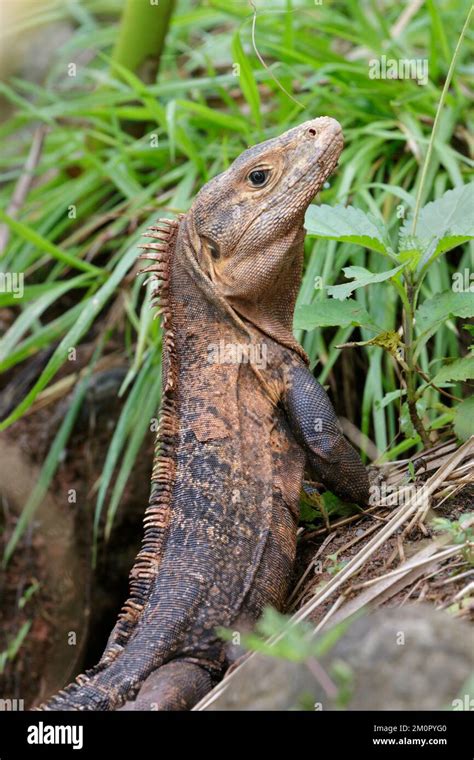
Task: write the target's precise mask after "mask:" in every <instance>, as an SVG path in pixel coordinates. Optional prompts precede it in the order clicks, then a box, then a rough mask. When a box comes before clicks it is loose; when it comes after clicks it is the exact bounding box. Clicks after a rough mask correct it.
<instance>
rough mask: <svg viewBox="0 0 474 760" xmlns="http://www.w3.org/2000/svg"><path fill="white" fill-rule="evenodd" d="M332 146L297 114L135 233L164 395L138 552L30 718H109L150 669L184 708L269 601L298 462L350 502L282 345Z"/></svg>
mask: <svg viewBox="0 0 474 760" xmlns="http://www.w3.org/2000/svg"><path fill="white" fill-rule="evenodd" d="M342 146H343V138H342V133H341V129H340V126H339V124H338V123H337V122H336V121H334V120H333V119H330V118H327V117H322V118H318V119H314V120H311V121H307V122H305V123H304V124H301V125H300V126H299V127H296V128H294V129H291V130H289V131H288V132H285V133H284V134H282V135H281V136H280V137H277V138H275V139H272V140H268V141H267V142H264V143H261V144H260V145H256V146H255V147H253V148H250V149H249V150H246V151H245V152H244V153H243V154H242V155H241V156H239V158H237V159H236V160H235V161H234V163H233V164H232V166H231V167H230V168H229V169H228V170H227V171H226V172H224V173H223V174H220V175H219V176H217V177H215V178H214V179H213V180H211V181H210V182H209V183H208V184H207V185H205V187H204V188H203V189H202V190H201V191H200V193H199V194H198V195H197V197H196V199H195V201H194V203H193V205H192V207H191V209H190V210H189V211H188V213H187V214H185V215H183V216H182V217H181V218H180V219H179V220H178V221H163V220H160V221H159V222H157V224H156V226H153V227H151V228H150V231H149V237H151V238H153V239H154V241H155V242H152V243H149V244H147V245H146V246H144V248H146V251H147V252H146V254H145V257H146V258H149V259H152V260H153V264H152V265H151V266H149V267H147V269H146V270H145V271H150V272H151V273H152V276H153V277H156V278H157V281H159V285H158V287H159V300H160V303H161V312H162V319H163V327H164V341H163V343H164V349H163V375H164V378H163V379H164V382H163V388H164V394H163V400H162V408H161V424H160V431H159V434H158V440H157V451H156V457H155V463H154V468H153V474H152V488H151V497H150V505H149V507H148V508H147V511H146V514H145V534H144V539H143V546H142V549H141V551H140V552H139V554H138V557H137V559H136V562H135V565H134V567H133V569H132V571H131V577H130V598H129V600H128V601H127V602H126V604H125V606H124V608H123V610H122V612H121V615H120V617H119V620H118V622H117V624H116V626H115V628H114V630H113V631H112V634H111V636H110V638H109V641H108V644H107V647H106V650H105V652H104V655H103V656H102V659H101V660H100V662H99V663H98V665H96V666H95V667H94V668H92V669H91V670H89V671H87V672H86V673H85V674H83V675H81V676H79V677H78V678H77V680H76V682H75V683H73V684H71V685H69V686H68V687H66V689H65V690H64V691H62V692H60V693H59V694H58V695H56V696H55V697H53V698H51V699H50V701H49V702H48V703H47V704H46V705H43V709H55V710H61V709H67V710H74V709H75V710H113V709H117V708H118V707H120V706H121V705H122V704H123V702H124V701H125V700H126V699H130V698H133V696H134V695H135V694H136V693H137V691H138V690H139V689H140V687H141V685H142V684H143V682H144V680H145V679H146V678H147V677H148V676H149V675H150V674H152V673H153V709H164V710H170V709H187V708H190V707H192V706H193V704H195V703H196V702H197V701H198V700H199V699H200V698H201V697H202V696H203V695H204V694H205V693H206V691H208V690H209V689H210V688H211V687H212V685H213V683H215V682H216V681H217V680H218V679H219V678H220V677H221V676H222V674H223V672H224V671H225V669H226V667H227V666H228V659H227V654H226V645H225V644H224V643H223V642H222V641H221V640H220V639H219V638H218V636H217V635H216V628H217V627H219V626H225V627H228V628H233V627H236V626H238V625H239V621H242V620H243V619H246V620H247V621H248V620H250V621H254V620H256V619H257V618H258V616H259V615H260V613H261V611H262V609H263V608H264V607H265V606H266V605H273V606H275V607H277V608H281V607H282V605H283V604H284V602H285V598H286V594H287V589H288V583H289V578H290V574H291V570H292V565H293V561H294V556H295V547H296V528H297V520H298V500H299V494H300V489H301V484H302V478H303V472H304V468H305V464H306V465H307V467H308V469H309V471H310V472H311V474H312V476H313V478H314V479H315V480H317V481H318V482H321V483H323V484H324V485H325V486H326V487H327V488H329V489H330V490H332V491H333V492H335V493H336V494H338V495H340V496H341V497H342V498H344V499H346V500H348V501H352V502H357V503H359V504H361V505H363V504H365V503H366V502H367V500H368V490H369V485H368V478H367V474H366V471H365V469H364V467H363V465H362V463H361V461H360V459H359V457H358V455H357V454H356V452H355V451H354V449H352V447H351V446H350V445H349V444H348V443H347V442H346V440H345V439H344V437H343V436H342V433H341V431H340V428H339V425H338V422H337V418H336V415H335V413H334V410H333V408H332V406H331V403H330V401H329V399H328V397H327V395H326V393H325V391H324V389H323V388H322V387H321V386H320V385H319V384H318V383H317V381H316V380H315V379H314V378H313V376H312V375H311V373H310V372H309V370H308V368H307V358H306V356H305V353H304V351H303V349H302V348H301V347H300V346H299V345H298V343H297V342H296V341H295V339H294V337H293V334H292V318H293V309H294V305H295V300H296V296H297V293H298V288H299V285H300V280H301V270H302V261H303V240H304V228H303V221H304V215H305V211H306V209H307V207H308V205H309V203H310V202H311V200H312V199H313V198H314V196H315V195H316V193H317V192H318V191H319V190H320V188H321V187H322V185H323V183H324V182H325V180H326V178H327V177H328V176H329V175H330V174H331V173H332V171H333V170H334V168H335V166H336V164H337V161H338V158H339V155H340V153H341V150H342ZM236 347H237V348H238V350H239V351H240V355H239V357H238V358H239V360H238V361H233V360H232V356H233V355H234V358H235V349H236ZM233 350H234V353H233Z"/></svg>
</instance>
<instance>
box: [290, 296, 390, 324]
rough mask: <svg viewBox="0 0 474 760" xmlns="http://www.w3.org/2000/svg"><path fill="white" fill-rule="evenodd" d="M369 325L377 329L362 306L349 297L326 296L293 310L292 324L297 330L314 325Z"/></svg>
mask: <svg viewBox="0 0 474 760" xmlns="http://www.w3.org/2000/svg"><path fill="white" fill-rule="evenodd" d="M336 325H337V326H339V327H348V326H349V325H354V327H358V326H360V325H364V327H370V328H372V329H375V330H378V329H379V328H378V327H377V325H376V324H375V323H374V322H373V320H372V318H371V316H370V314H369V313H368V311H367V310H366V309H364V307H363V306H361V305H360V304H358V303H357V301H354V299H350V300H348V301H343V302H341V301H337V300H335V299H333V298H326V299H323V300H320V301H316V302H315V303H312V304H310V305H305V306H299V307H298V308H297V309H296V311H295V322H294V326H295V329H297V330H314V328H315V327H333V326H336Z"/></svg>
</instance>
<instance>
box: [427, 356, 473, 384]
mask: <svg viewBox="0 0 474 760" xmlns="http://www.w3.org/2000/svg"><path fill="white" fill-rule="evenodd" d="M473 378H474V354H469V356H464V357H463V358H462V359H456V361H454V362H451V363H450V364H446V365H445V366H444V367H442V368H441V369H440V370H439V372H437V373H436V375H435V376H434V378H433V383H434V384H435V385H439V384H440V383H447V382H449V381H450V380H455V381H458V382H463V381H464V380H472V379H473Z"/></svg>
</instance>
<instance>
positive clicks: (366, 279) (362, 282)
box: [326, 263, 406, 301]
mask: <svg viewBox="0 0 474 760" xmlns="http://www.w3.org/2000/svg"><path fill="white" fill-rule="evenodd" d="M405 266H406V263H405V264H400V266H398V267H394V268H393V269H388V270H387V271H386V272H375V273H374V272H369V270H368V269H365V267H357V266H352V267H344V268H343V270H342V271H343V272H344V274H345V276H346V277H347V278H348V279H349V278H351V277H352V278H353V281H352V282H348V283H342V284H341V285H330V286H329V287H327V288H326V290H327V292H328V294H329V295H330V296H332V297H333V298H338V299H339V300H341V301H343V300H344V299H345V298H349V296H350V295H351V293H353V291H354V290H357V288H364V287H365V286H366V285H372V284H374V283H376V282H384V281H385V280H389V279H390V278H392V277H395V275H396V274H397V273H398V272H400V271H401V270H402V269H403V268H404V267H405Z"/></svg>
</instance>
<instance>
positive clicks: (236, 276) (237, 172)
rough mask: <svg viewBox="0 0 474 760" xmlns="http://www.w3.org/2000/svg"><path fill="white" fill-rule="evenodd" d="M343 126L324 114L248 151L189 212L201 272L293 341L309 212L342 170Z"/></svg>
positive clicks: (252, 316) (264, 326)
mask: <svg viewBox="0 0 474 760" xmlns="http://www.w3.org/2000/svg"><path fill="white" fill-rule="evenodd" d="M342 147H343V137H342V132H341V127H340V125H339V124H338V122H337V121H335V120H334V119H331V118H328V117H321V118H318V119H312V120H311V121H306V122H304V123H303V124H301V125H300V126H298V127H295V128H294V129H290V130H289V131H288V132H285V133H284V134H282V135H280V136H279V137H275V138H273V139H271V140H267V141H266V142H263V143H260V144H259V145H255V146H254V147H253V148H249V149H248V150H246V151H244V153H242V154H241V155H240V156H239V157H238V158H237V159H236V160H235V161H234V162H233V164H232V165H231V166H230V167H229V169H227V171H225V172H223V173H222V174H219V175H218V176H217V177H214V179H212V180H211V181H210V182H208V183H207V185H205V186H204V187H203V188H202V190H201V191H200V192H199V194H198V195H197V196H196V199H195V201H194V203H193V205H192V207H191V209H190V210H189V212H188V213H187V214H186V226H187V228H188V233H189V239H190V240H191V243H192V247H193V250H194V255H195V256H196V258H197V261H198V264H199V266H200V268H201V270H202V271H203V272H204V273H205V275H207V277H208V278H209V279H210V280H211V281H212V282H213V283H214V285H215V287H216V289H217V290H218V291H219V293H220V294H221V295H222V296H224V297H225V298H226V299H227V301H228V302H229V303H230V304H231V305H232V307H233V308H234V309H235V311H237V312H238V313H239V314H240V315H241V316H243V317H245V318H246V319H247V320H249V321H251V322H253V323H254V324H255V325H256V326H257V327H259V328H260V329H261V330H263V331H264V332H267V333H268V334H270V335H271V336H272V337H273V338H275V339H276V340H279V341H280V342H282V343H286V344H287V345H288V344H291V345H292V347H294V340H293V338H292V335H291V322H292V317H293V308H294V303H295V299H296V295H297V292H298V288H299V285H300V280H301V268H302V256H303V239H304V229H303V222H304V215H305V211H306V209H307V207H308V205H309V204H310V202H311V200H312V199H313V198H314V196H315V195H316V193H317V192H318V191H319V190H320V189H321V187H322V186H323V184H324V182H325V181H326V179H327V178H328V177H329V175H330V174H331V173H332V172H333V170H334V168H335V167H336V164H337V161H338V158H339V156H340V153H341V150H342Z"/></svg>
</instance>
